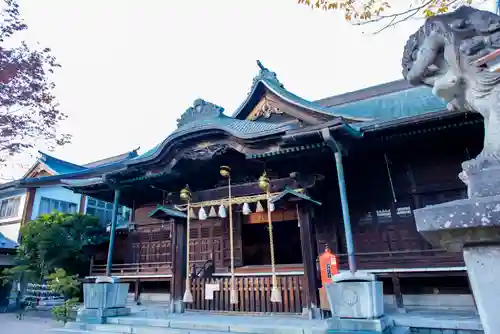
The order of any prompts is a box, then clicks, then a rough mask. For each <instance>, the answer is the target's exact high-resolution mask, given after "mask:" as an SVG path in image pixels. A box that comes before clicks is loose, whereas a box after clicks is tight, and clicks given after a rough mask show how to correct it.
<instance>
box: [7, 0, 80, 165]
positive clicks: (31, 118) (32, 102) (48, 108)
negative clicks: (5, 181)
mask: <svg viewBox="0 0 500 334" xmlns="http://www.w3.org/2000/svg"><path fill="white" fill-rule="evenodd" d="M3 2H4V3H3V8H1V9H0V10H1V12H0V163H2V164H3V163H5V161H6V159H7V158H8V157H9V156H12V155H14V154H17V153H20V152H22V151H23V150H26V149H29V148H32V147H33V146H34V145H35V143H36V142H37V141H40V140H43V141H45V143H46V144H47V146H49V148H52V147H55V146H57V145H64V144H66V143H68V142H69V140H70V138H71V137H70V136H69V135H67V134H60V133H58V131H57V125H58V123H59V122H60V121H61V120H63V119H65V118H66V115H64V114H63V113H62V112H61V111H59V109H58V104H57V102H56V99H55V96H54V94H53V90H54V87H55V85H54V82H53V81H52V80H51V78H50V77H51V74H52V73H53V71H54V69H56V68H58V67H60V65H59V64H58V63H57V62H56V59H55V58H54V56H52V54H51V50H50V49H48V48H33V47H30V46H28V44H27V43H26V42H18V43H16V38H15V37H16V36H15V35H16V33H19V32H21V31H23V30H25V29H27V26H26V24H25V23H24V22H23V20H22V18H21V15H20V11H19V5H18V4H17V3H16V1H15V0H4V1H3Z"/></svg>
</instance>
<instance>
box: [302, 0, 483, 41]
mask: <svg viewBox="0 0 500 334" xmlns="http://www.w3.org/2000/svg"><path fill="white" fill-rule="evenodd" d="M479 1H480V2H482V1H483V0H479ZM298 3H299V4H302V5H306V6H309V7H311V8H313V9H320V10H325V11H340V12H341V13H342V14H343V16H344V18H345V19H346V20H347V21H349V22H350V23H352V24H353V25H358V26H359V25H365V24H371V23H379V24H380V28H378V29H377V30H376V31H375V33H379V32H381V31H383V30H385V29H387V28H389V27H393V26H395V25H396V24H398V23H401V22H403V21H406V20H409V19H411V18H416V17H429V16H433V15H436V14H442V13H446V12H448V11H450V10H454V9H455V8H457V7H459V6H462V5H471V4H472V0H416V1H414V2H412V1H408V0H406V1H401V2H397V3H396V0H338V1H336V0H298ZM393 7H397V9H394V8H393Z"/></svg>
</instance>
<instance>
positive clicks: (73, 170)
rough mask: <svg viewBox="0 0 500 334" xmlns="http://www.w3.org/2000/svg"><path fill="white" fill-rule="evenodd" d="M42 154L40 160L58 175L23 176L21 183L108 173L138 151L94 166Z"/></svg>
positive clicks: (123, 164)
mask: <svg viewBox="0 0 500 334" xmlns="http://www.w3.org/2000/svg"><path fill="white" fill-rule="evenodd" d="M40 154H41V155H42V157H41V158H39V161H40V162H42V163H44V164H46V165H47V166H48V167H49V168H50V169H52V170H53V171H54V172H56V175H50V176H42V177H30V178H23V179H22V180H20V181H19V182H20V185H30V184H34V183H39V182H54V181H57V182H59V181H60V180H61V179H65V178H67V179H71V178H78V177H83V176H87V175H88V176H90V175H94V174H102V173H107V172H109V171H113V170H117V169H119V168H122V167H124V166H125V162H126V161H127V160H130V159H132V158H134V157H136V156H137V152H136V151H135V150H134V151H131V152H129V153H128V154H124V155H122V156H123V157H122V158H120V159H119V160H113V161H111V162H109V159H105V161H104V162H103V163H102V164H97V165H94V166H92V167H84V166H79V165H75V164H72V163H70V162H66V161H63V160H60V159H57V158H54V157H51V156H49V155H47V154H45V153H42V152H40Z"/></svg>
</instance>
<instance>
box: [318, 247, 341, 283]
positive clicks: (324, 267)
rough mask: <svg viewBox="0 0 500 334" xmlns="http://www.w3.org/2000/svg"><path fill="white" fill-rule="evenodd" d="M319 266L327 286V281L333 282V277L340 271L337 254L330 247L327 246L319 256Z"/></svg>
mask: <svg viewBox="0 0 500 334" xmlns="http://www.w3.org/2000/svg"><path fill="white" fill-rule="evenodd" d="M319 268H320V271H321V283H322V285H323V286H325V284H326V283H331V282H332V277H333V276H334V275H337V274H338V273H339V265H338V259H337V256H336V255H335V254H333V253H332V252H331V251H330V249H329V248H328V247H326V248H325V251H324V252H323V254H321V255H320V256H319Z"/></svg>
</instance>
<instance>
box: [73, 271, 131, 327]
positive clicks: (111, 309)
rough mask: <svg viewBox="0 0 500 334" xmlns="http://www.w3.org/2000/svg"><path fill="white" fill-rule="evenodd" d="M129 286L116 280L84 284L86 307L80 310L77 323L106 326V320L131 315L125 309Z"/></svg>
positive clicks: (127, 309)
mask: <svg viewBox="0 0 500 334" xmlns="http://www.w3.org/2000/svg"><path fill="white" fill-rule="evenodd" d="M128 290H129V284H128V283H119V280H118V279H116V278H109V279H106V280H98V281H97V283H85V284H83V301H84V307H83V308H82V309H80V310H78V314H77V321H79V322H84V323H91V324H104V323H106V318H108V317H116V316H123V315H128V314H130V309H129V308H127V307H125V305H126V302H127V296H128Z"/></svg>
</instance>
